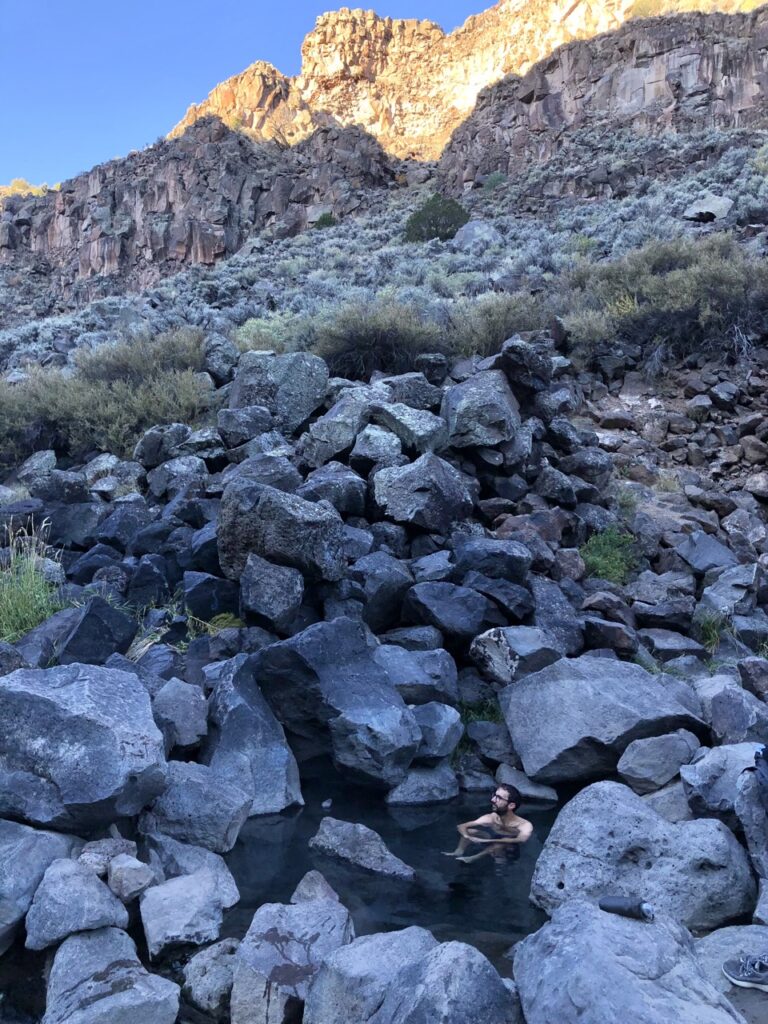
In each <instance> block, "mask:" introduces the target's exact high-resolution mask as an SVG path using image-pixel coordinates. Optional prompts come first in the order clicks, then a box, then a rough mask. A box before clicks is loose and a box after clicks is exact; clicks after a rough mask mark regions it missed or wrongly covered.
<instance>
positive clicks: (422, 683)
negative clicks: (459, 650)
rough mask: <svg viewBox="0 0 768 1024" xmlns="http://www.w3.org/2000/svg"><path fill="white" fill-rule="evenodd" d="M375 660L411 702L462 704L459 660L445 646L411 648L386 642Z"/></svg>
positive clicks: (402, 695) (409, 702) (402, 694)
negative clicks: (429, 649)
mask: <svg viewBox="0 0 768 1024" xmlns="http://www.w3.org/2000/svg"><path fill="white" fill-rule="evenodd" d="M373 659H374V661H375V662H376V664H377V665H381V667H382V668H383V669H384V670H385V672H386V673H387V675H388V677H389V680H390V682H391V683H392V685H393V686H394V687H395V689H396V690H397V692H398V693H399V694H400V696H401V697H402V698H403V700H404V701H406V702H407V703H408V704H424V703H425V702H426V701H435V700H439V701H445V702H446V703H450V704H457V703H458V700H459V687H458V681H457V680H458V673H457V671H456V663H455V661H454V660H453V658H452V657H451V656H450V654H449V653H448V651H445V650H443V648H442V647H438V648H437V649H436V650H432V651H409V650H406V649H405V648H404V647H397V646H396V645H394V644H382V645H381V646H380V647H377V648H376V649H375V650H374V652H373Z"/></svg>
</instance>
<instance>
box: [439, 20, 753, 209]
mask: <svg viewBox="0 0 768 1024" xmlns="http://www.w3.org/2000/svg"><path fill="white" fill-rule="evenodd" d="M766 71H768V9H766V8H762V9H760V10H757V11H755V12H754V13H752V14H743V15H725V14H709V15H704V14H696V13H694V14H688V15H685V16H682V17H667V18H657V19H653V20H644V21H637V22H631V23H629V24H627V25H624V26H623V27H622V28H621V29H619V30H618V31H616V32H613V33H611V34H608V35H603V36H598V37H597V38H595V39H590V40H585V41H580V42H574V43H570V44H568V45H567V46H563V47H562V48H561V49H559V50H558V51H556V52H555V53H554V54H552V56H551V57H550V58H548V59H547V60H544V61H541V62H540V63H538V64H536V65H535V66H534V67H533V68H531V69H530V70H529V71H528V72H527V74H525V75H523V76H518V75H510V76H508V77H507V78H505V79H504V80H503V81H501V82H499V83H498V84H496V85H494V86H491V87H490V88H488V89H486V90H484V91H483V92H482V93H481V94H480V96H479V98H478V102H477V106H476V107H475V109H474V111H473V113H472V114H471V116H470V117H468V118H467V119H466V121H465V122H464V123H463V124H462V125H461V127H460V128H458V129H457V130H456V132H454V134H453V137H452V139H451V141H450V143H449V145H448V146H447V147H446V149H445V151H444V153H443V156H442V159H441V171H442V173H443V176H444V180H445V182H446V184H447V186H448V188H449V189H451V190H453V191H456V192H458V191H461V189H462V188H463V187H466V186H467V185H471V184H472V182H474V181H475V180H476V179H477V178H478V176H482V175H483V174H488V173H490V172H493V171H501V172H503V173H505V174H514V173H516V171H518V170H519V168H520V166H521V165H523V164H526V163H530V162H531V161H538V162H544V161H546V160H549V159H550V158H552V156H553V155H554V154H555V153H557V152H558V151H559V150H560V149H561V148H562V147H563V146H564V145H567V143H568V141H569V138H570V137H571V136H572V135H573V134H574V132H575V130H576V129H584V128H593V129H596V131H597V133H598V137H599V135H600V133H602V141H601V143H600V145H599V149H601V150H603V152H602V153H601V152H599V151H598V152H597V153H596V154H595V156H596V163H601V162H602V157H603V156H605V155H606V154H607V155H608V156H610V153H611V148H612V147H611V137H615V136H616V133H617V132H619V131H620V130H622V129H625V128H631V129H633V130H634V131H635V132H636V133H639V134H644V135H649V134H658V133H662V132H665V131H669V130H672V131H675V132H683V131H686V130H688V131H697V132H699V131H701V130H702V129H703V128H707V127H744V126H756V125H764V124H765V121H766V111H767V108H766ZM605 173H606V174H607V172H605ZM569 184H570V186H571V187H572V188H574V189H577V188H578V187H579V182H576V181H572V182H570V183H569ZM582 184H583V183H582Z"/></svg>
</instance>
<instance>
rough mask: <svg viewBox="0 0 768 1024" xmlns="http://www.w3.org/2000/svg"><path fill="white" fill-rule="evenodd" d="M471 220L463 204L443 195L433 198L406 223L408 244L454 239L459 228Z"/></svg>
mask: <svg viewBox="0 0 768 1024" xmlns="http://www.w3.org/2000/svg"><path fill="white" fill-rule="evenodd" d="M468 220H469V213H468V212H467V211H466V210H465V209H464V207H463V206H462V205H461V203H457V202H456V200H455V199H450V198H447V197H445V196H441V195H434V196H431V197H430V198H429V199H428V200H427V201H426V202H425V203H424V204H423V205H422V206H420V207H419V209H418V210H416V211H415V212H414V213H412V214H411V216H410V217H409V218H408V220H407V221H406V223H405V240H406V242H428V241H429V240H430V239H431V238H439V239H440V241H441V242H446V241H448V239H449V238H453V236H454V235H455V234H456V232H457V231H458V230H459V228H461V227H463V226H464V225H465V224H466V223H467V221H468Z"/></svg>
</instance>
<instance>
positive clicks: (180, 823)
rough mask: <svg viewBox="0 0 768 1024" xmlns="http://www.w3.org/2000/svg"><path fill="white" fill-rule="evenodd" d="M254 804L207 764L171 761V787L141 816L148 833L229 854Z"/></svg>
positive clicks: (142, 827) (250, 795) (251, 796)
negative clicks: (160, 833)
mask: <svg viewBox="0 0 768 1024" xmlns="http://www.w3.org/2000/svg"><path fill="white" fill-rule="evenodd" d="M252 802H253V793H252V792H248V793H246V792H245V790H242V789H240V787H239V786H238V785H236V784H235V783H234V782H231V781H230V780H229V779H228V778H227V777H226V776H222V775H220V774H219V773H218V772H216V771H214V770H213V769H212V768H209V767H208V766H207V765H203V764H194V763H193V762H188V761H171V762H170V763H169V765H168V786H167V788H166V790H165V791H164V793H163V794H162V795H161V796H160V797H159V798H158V799H157V800H155V802H154V804H153V805H152V806H151V808H150V809H149V810H148V811H146V812H145V813H144V814H143V815H142V817H141V822H140V824H141V829H142V831H143V832H145V833H149V832H162V833H164V834H165V835H168V836H171V837H172V838H174V839H178V840H180V841H181V842H182V843H191V844H193V845H197V846H203V847H205V848H206V849H207V850H213V852H214V853H228V852H229V851H230V850H231V849H232V847H233V846H234V845H235V843H236V842H237V837H238V835H239V834H240V829H241V828H242V827H243V825H244V824H245V822H246V820H247V818H248V816H249V814H250V811H251V804H252Z"/></svg>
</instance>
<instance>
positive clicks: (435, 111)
mask: <svg viewBox="0 0 768 1024" xmlns="http://www.w3.org/2000/svg"><path fill="white" fill-rule="evenodd" d="M743 7H744V2H743V0H692V2H691V0H602V2H590V0H501V2H500V3H498V4H496V5H495V6H494V7H491V8H489V9H488V10H486V11H484V12H483V13H481V14H477V15H474V16H473V17H471V18H469V19H467V21H466V22H465V23H464V25H462V26H461V27H460V28H458V29H456V30H455V31H454V32H451V33H450V34H446V33H445V32H444V31H443V30H442V29H441V28H440V27H439V26H438V25H436V24H434V23H433V22H431V21H416V20H413V19H410V20H401V19H392V18H380V17H379V16H378V15H376V14H375V13H374V12H373V11H362V10H349V9H348V8H342V9H341V10H339V11H334V12H332V13H329V14H324V15H322V16H321V17H320V18H318V20H317V24H316V25H315V28H314V30H313V31H312V32H310V33H309V35H308V36H307V37H306V39H305V40H304V45H303V47H302V67H301V74H300V75H299V76H297V77H296V78H287V77H285V76H284V75H282V74H281V73H280V72H279V71H278V70H277V69H276V68H274V67H272V65H270V64H267V63H265V62H264V61H258V62H257V63H255V64H253V65H252V66H251V67H249V68H248V69H247V70H246V71H244V72H243V73H242V74H240V75H235V76H234V77H232V78H230V79H227V81H226V82H223V83H222V84H221V85H217V86H216V88H215V89H214V90H213V91H212V92H211V93H210V95H209V96H208V98H207V99H206V100H204V101H203V102H202V103H199V104H196V105H194V106H192V107H190V109H189V110H188V111H187V114H186V116H185V117H184V118H183V120H182V121H181V122H180V123H179V124H178V125H177V126H176V128H175V129H174V132H173V133H172V134H177V133H179V132H180V131H183V130H184V129H185V128H187V127H188V126H189V125H190V124H193V123H194V122H195V121H196V120H198V119H199V118H200V117H204V116H206V115H208V114H214V115H216V116H217V117H220V118H221V119H222V120H223V121H224V122H225V123H226V124H229V125H231V126H232V127H237V128H241V129H244V130H245V131H247V132H249V133H252V134H253V135H254V136H255V137H257V138H261V139H278V140H285V141H287V142H295V141H298V140H299V139H302V138H305V137H306V136H307V135H308V134H310V133H311V132H312V131H313V130H314V129H315V128H317V127H318V126H321V125H324V124H328V123H329V122H335V123H337V124H341V125H352V124H359V125H360V126H361V127H363V128H364V129H365V130H366V131H367V132H369V133H370V134H371V135H373V136H374V137H375V138H377V139H378V140H379V142H380V143H381V145H382V146H383V147H384V149H385V150H386V151H387V152H388V153H390V154H392V155H395V156H398V157H411V156H413V157H416V158H418V159H422V160H436V159H438V157H439V156H440V154H441V152H442V150H443V148H444V147H445V145H446V143H447V142H448V140H449V138H450V137H451V133H452V132H453V131H454V130H455V129H456V128H457V127H458V126H459V125H460V124H461V122H462V121H463V120H464V119H465V118H466V117H467V115H468V114H469V113H470V112H471V111H472V110H473V108H474V106H475V102H476V100H477V95H478V93H479V92H480V91H481V90H482V89H484V88H486V87H487V86H489V85H491V84H493V83H494V82H497V81H499V79H501V78H503V77H504V76H505V75H509V74H524V73H525V72H526V71H527V70H528V69H529V68H530V67H531V66H532V65H533V64H535V63H536V62H537V61H540V60H542V59H543V58H545V57H548V56H549V55H550V54H551V53H553V52H554V50H556V49H557V47H559V46H562V45H563V44H564V43H569V42H571V41H573V40H583V39H591V38H592V37H594V36H597V35H599V34H600V33H603V32H611V31H613V30H615V29H617V28H619V27H620V26H621V25H623V24H624V22H626V21H627V20H628V19H631V18H634V17H638V16H639V17H646V16H649V15H657V14H664V13H669V12H675V11H681V10H689V11H690V10H702V11H714V10H717V11H726V12H733V11H738V10H739V9H741V8H743ZM630 90H631V86H630Z"/></svg>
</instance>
